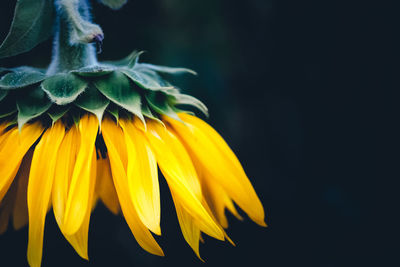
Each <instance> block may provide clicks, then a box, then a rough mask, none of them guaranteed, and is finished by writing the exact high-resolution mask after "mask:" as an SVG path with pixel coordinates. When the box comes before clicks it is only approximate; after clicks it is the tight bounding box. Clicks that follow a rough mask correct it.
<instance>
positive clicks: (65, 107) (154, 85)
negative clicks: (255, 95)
mask: <svg viewBox="0 0 400 267" xmlns="http://www.w3.org/2000/svg"><path fill="white" fill-rule="evenodd" d="M140 54H141V53H140V52H136V51H134V52H133V53H131V54H130V55H129V56H128V57H126V58H124V59H122V60H118V61H113V62H106V63H103V64H100V63H99V64H98V65H94V66H88V67H83V68H80V69H76V70H71V71H69V72H62V73H56V74H52V75H48V74H46V73H45V71H44V70H42V69H36V68H32V67H18V68H12V69H4V68H3V69H0V71H1V72H0V75H1V76H0V77H1V78H0V107H1V108H0V120H7V121H15V122H16V123H18V127H20V128H21V127H22V126H23V125H24V124H25V123H27V122H28V121H31V120H34V119H41V120H46V118H47V120H51V121H52V122H53V123H54V122H56V121H57V120H59V119H61V118H63V117H64V116H65V115H70V116H72V117H73V116H79V114H81V113H84V112H90V113H93V114H94V115H96V117H97V118H98V119H99V121H101V119H102V117H103V115H104V113H105V112H108V113H110V114H111V115H112V116H114V117H116V118H118V117H119V116H120V115H121V114H133V115H135V116H137V117H138V118H140V119H141V120H143V121H145V118H148V119H159V117H160V116H161V115H167V116H170V117H174V118H177V119H178V117H177V115H176V113H177V112H181V111H182V110H180V109H179V107H180V105H189V106H192V107H196V108H198V109H199V110H200V111H202V112H203V113H204V114H205V115H207V108H206V106H205V105H204V104H203V103H202V102H200V101H199V100H197V99H196V98H194V97H191V96H189V95H185V94H181V93H180V92H179V90H178V89H177V88H176V87H174V86H173V85H172V84H170V83H169V82H168V81H166V80H165V79H163V78H162V77H161V75H160V74H172V75H175V74H182V73H191V74H195V72H194V71H192V70H189V69H185V68H171V67H164V66H156V65H151V64H145V63H139V62H138V58H139V55H140ZM76 114H77V115H76Z"/></svg>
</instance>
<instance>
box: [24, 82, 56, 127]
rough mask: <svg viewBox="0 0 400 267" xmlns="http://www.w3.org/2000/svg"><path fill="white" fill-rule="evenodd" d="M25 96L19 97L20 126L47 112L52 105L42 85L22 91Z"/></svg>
mask: <svg viewBox="0 0 400 267" xmlns="http://www.w3.org/2000/svg"><path fill="white" fill-rule="evenodd" d="M21 93H23V96H22V95H21V96H20V97H18V98H17V109H18V128H19V129H22V126H24V124H25V123H27V122H28V121H29V120H31V119H33V118H36V117H38V116H40V115H42V114H43V113H45V112H46V111H47V110H48V109H49V108H50V107H51V105H52V103H51V101H50V100H49V99H48V97H47V95H46V93H45V92H43V90H42V89H41V88H40V86H37V87H34V88H29V89H27V90H24V91H22V92H21Z"/></svg>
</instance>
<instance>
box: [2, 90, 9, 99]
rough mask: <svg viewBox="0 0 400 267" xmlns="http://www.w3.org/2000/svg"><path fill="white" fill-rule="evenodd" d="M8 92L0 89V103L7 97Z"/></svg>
mask: <svg viewBox="0 0 400 267" xmlns="http://www.w3.org/2000/svg"><path fill="white" fill-rule="evenodd" d="M7 94H8V92H7V91H6V90H1V89H0V101H1V100H3V99H4V98H5V97H6V96H7Z"/></svg>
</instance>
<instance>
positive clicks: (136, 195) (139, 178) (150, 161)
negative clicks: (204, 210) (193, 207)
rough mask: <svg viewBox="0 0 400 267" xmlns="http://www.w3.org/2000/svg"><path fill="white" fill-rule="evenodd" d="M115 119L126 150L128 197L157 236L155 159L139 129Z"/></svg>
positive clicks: (157, 191) (156, 176)
mask: <svg viewBox="0 0 400 267" xmlns="http://www.w3.org/2000/svg"><path fill="white" fill-rule="evenodd" d="M119 122H120V124H121V126H122V129H123V131H124V137H125V142H126V148H127V152H128V166H127V178H128V185H129V189H130V196H131V200H132V202H133V205H134V206H135V209H136V212H137V213H138V215H139V218H140V219H141V220H142V222H143V224H144V225H145V226H146V227H147V228H149V229H150V230H151V231H152V232H153V233H155V234H157V235H161V229H160V191H159V184H158V170H157V162H156V158H155V156H154V154H153V152H152V151H151V149H150V145H149V143H148V141H147V139H146V137H145V136H144V135H143V133H142V132H141V130H139V129H137V128H136V127H135V126H134V125H133V123H132V122H130V121H128V120H124V119H122V120H120V121H119Z"/></svg>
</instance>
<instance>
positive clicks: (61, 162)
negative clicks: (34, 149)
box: [52, 127, 80, 227]
mask: <svg viewBox="0 0 400 267" xmlns="http://www.w3.org/2000/svg"><path fill="white" fill-rule="evenodd" d="M79 143H80V135H79V131H78V129H77V128H76V127H72V128H71V129H70V130H69V131H68V132H67V133H66V134H65V137H64V139H63V141H62V143H61V145H60V148H59V150H58V155H57V162H56V171H55V173H56V174H57V175H55V177H54V183H53V192H52V201H53V212H54V217H55V218H56V221H57V224H58V226H59V227H62V226H63V221H64V213H65V206H66V203H67V197H68V190H69V185H70V182H71V178H72V174H73V171H74V167H75V161H76V156H77V154H78V149H79Z"/></svg>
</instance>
